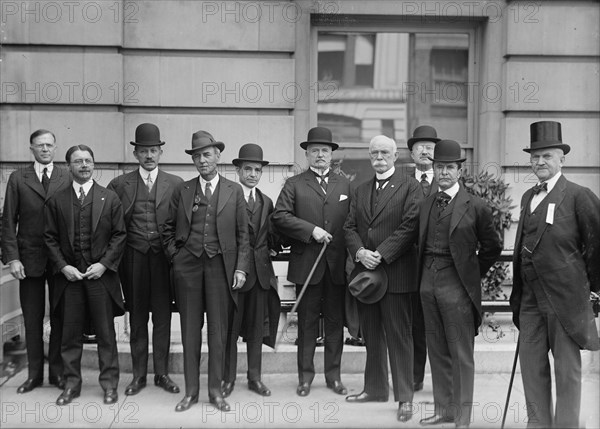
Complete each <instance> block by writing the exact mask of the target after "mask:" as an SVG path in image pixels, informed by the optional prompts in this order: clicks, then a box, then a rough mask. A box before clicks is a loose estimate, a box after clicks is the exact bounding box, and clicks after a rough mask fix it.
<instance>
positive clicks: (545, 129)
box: [523, 121, 571, 155]
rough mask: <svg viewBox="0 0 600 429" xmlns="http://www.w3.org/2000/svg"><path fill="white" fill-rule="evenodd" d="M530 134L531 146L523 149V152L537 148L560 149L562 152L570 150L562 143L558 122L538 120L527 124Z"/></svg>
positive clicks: (569, 147) (566, 152)
mask: <svg viewBox="0 0 600 429" xmlns="http://www.w3.org/2000/svg"><path fill="white" fill-rule="evenodd" d="M529 130H530V134H531V147H527V148H525V149H523V150H524V151H525V152H531V151H532V150H537V149H550V148H556V149H562V151H563V152H564V154H565V155H566V154H568V153H569V152H570V151H571V146H569V145H568V144H563V142H562V132H561V129H560V122H556V121H539V122H534V123H533V124H531V125H530V126H529Z"/></svg>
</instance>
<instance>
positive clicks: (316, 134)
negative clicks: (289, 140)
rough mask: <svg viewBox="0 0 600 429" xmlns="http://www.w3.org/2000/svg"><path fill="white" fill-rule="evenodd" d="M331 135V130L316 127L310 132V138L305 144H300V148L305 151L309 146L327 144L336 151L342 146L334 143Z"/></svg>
mask: <svg viewBox="0 0 600 429" xmlns="http://www.w3.org/2000/svg"><path fill="white" fill-rule="evenodd" d="M332 140H333V137H332V135H331V130H330V129H329V128H325V127H314V128H311V129H310V131H309V132H308V137H307V139H306V141H305V142H302V143H300V147H301V148H302V149H304V150H306V149H307V148H308V145H309V144H327V145H329V146H331V150H336V149H337V148H338V147H340V145H338V144H337V143H334V142H333V141H332Z"/></svg>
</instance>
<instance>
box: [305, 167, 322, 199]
mask: <svg viewBox="0 0 600 429" xmlns="http://www.w3.org/2000/svg"><path fill="white" fill-rule="evenodd" d="M304 181H305V183H306V185H307V186H308V187H309V188H310V189H312V190H313V191H315V192H316V194H317V195H318V196H319V197H320V198H321V199H322V200H325V193H324V192H323V188H321V185H319V183H317V176H315V173H313V171H312V170H311V169H310V168H309V169H308V170H306V171H305V172H304Z"/></svg>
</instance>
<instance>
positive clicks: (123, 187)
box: [107, 168, 183, 225]
mask: <svg viewBox="0 0 600 429" xmlns="http://www.w3.org/2000/svg"><path fill="white" fill-rule="evenodd" d="M138 180H139V169H137V168H136V169H135V170H134V171H132V172H130V173H127V174H122V175H120V176H118V177H115V178H114V179H113V180H111V182H110V183H109V184H108V187H107V188H108V189H110V190H111V191H114V192H115V193H116V194H117V195H118V196H119V198H120V199H121V203H122V204H123V216H124V218H125V225H129V221H130V220H131V214H132V212H133V205H134V203H135V198H136V196H137V185H138ZM182 182H183V179H182V178H181V177H179V176H175V175H173V174H169V173H165V172H164V171H162V170H158V175H157V177H156V184H155V186H156V203H155V207H156V222H157V223H158V225H162V224H164V223H165V221H166V220H167V217H168V215H169V202H170V201H171V194H172V193H173V189H175V187H176V186H177V185H178V184H180V183H182Z"/></svg>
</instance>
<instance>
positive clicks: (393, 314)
mask: <svg viewBox="0 0 600 429" xmlns="http://www.w3.org/2000/svg"><path fill="white" fill-rule="evenodd" d="M369 157H370V159H371V165H372V167H373V169H374V170H375V174H374V175H373V177H372V178H371V179H370V180H367V181H366V182H364V183H362V184H360V185H359V186H358V187H357V188H356V191H355V192H354V194H353V195H352V202H351V204H350V213H349V214H348V217H347V219H346V223H345V225H344V232H345V239H346V246H347V247H348V250H349V251H350V255H351V256H352V257H353V258H354V260H355V262H356V264H357V266H359V267H360V268H362V269H366V270H374V269H376V268H377V267H382V268H383V270H384V271H385V273H386V275H387V278H388V288H387V291H386V293H385V294H384V295H383V296H382V297H381V299H380V300H378V301H376V302H369V303H365V302H361V301H360V300H359V301H358V317H359V320H360V327H361V331H362V334H363V338H364V340H365V345H366V348H367V362H366V365H365V376H364V387H363V391H362V392H360V393H358V394H354V395H349V396H347V397H346V401H348V402H352V403H363V402H372V401H376V402H386V401H387V400H388V396H389V382H388V362H387V356H386V351H387V354H388V355H389V361H390V368H391V372H392V383H393V389H394V400H395V401H398V410H397V412H396V418H397V420H399V421H401V422H406V421H408V420H410V418H411V417H412V413H413V407H412V400H413V396H414V390H413V389H414V383H413V339H412V329H411V327H412V308H413V300H414V298H413V295H414V294H415V293H417V282H416V261H417V253H416V247H415V242H416V238H417V216H418V202H419V201H420V200H421V199H422V198H423V194H422V192H421V187H420V186H419V183H418V182H417V181H416V180H414V179H413V178H411V177H408V176H405V175H404V174H402V172H401V171H400V170H399V169H396V167H395V166H394V162H395V161H396V159H397V158H398V149H397V147H396V142H395V141H394V140H392V139H391V138H389V137H386V136H383V135H379V136H375V137H373V138H372V139H371V141H370V143H369Z"/></svg>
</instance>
